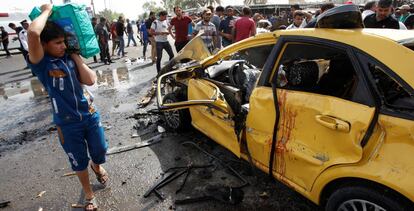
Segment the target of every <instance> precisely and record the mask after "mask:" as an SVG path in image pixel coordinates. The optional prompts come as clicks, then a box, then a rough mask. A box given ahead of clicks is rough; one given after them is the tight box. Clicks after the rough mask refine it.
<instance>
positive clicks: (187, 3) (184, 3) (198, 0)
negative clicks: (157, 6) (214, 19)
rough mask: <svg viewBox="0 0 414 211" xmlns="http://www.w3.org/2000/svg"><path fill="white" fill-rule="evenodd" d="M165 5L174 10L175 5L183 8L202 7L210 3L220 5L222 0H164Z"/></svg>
mask: <svg viewBox="0 0 414 211" xmlns="http://www.w3.org/2000/svg"><path fill="white" fill-rule="evenodd" d="M162 2H163V4H164V7H165V8H167V9H168V10H169V11H172V10H173V8H174V7H175V6H180V7H181V8H183V9H191V8H202V7H207V6H209V5H220V4H221V0H162Z"/></svg>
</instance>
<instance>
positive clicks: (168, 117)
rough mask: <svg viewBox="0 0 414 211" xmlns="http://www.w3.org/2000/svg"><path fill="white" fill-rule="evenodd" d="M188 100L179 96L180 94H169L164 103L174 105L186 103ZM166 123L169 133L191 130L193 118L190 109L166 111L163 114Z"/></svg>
mask: <svg viewBox="0 0 414 211" xmlns="http://www.w3.org/2000/svg"><path fill="white" fill-rule="evenodd" d="M185 100H186V99H185V98H184V97H182V96H181V95H179V94H178V92H174V93H169V94H167V95H165V96H164V99H163V103H174V102H180V101H185ZM163 117H164V121H165V124H166V126H167V129H168V130H169V131H177V132H180V131H183V130H185V129H188V128H190V126H191V116H190V112H189V110H188V108H186V109H180V110H173V111H165V112H164V113H163Z"/></svg>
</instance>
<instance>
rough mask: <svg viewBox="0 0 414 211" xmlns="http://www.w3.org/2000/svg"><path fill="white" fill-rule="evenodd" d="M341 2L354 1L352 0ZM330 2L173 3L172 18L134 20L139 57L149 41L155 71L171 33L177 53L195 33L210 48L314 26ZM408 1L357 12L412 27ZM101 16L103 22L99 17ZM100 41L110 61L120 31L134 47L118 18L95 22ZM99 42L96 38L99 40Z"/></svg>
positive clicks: (370, 24) (128, 28)
mask: <svg viewBox="0 0 414 211" xmlns="http://www.w3.org/2000/svg"><path fill="white" fill-rule="evenodd" d="M346 4H353V3H352V2H351V1H348V2H346ZM334 7H335V5H334V4H333V3H331V2H328V3H323V4H321V5H320V7H319V9H317V10H315V11H310V10H304V9H302V8H300V6H299V5H291V7H290V10H282V11H280V12H278V13H274V14H271V15H267V14H261V13H254V14H253V13H252V10H251V9H250V8H249V7H243V8H242V9H241V11H239V10H237V9H236V8H234V7H232V6H226V7H223V6H217V7H215V8H214V7H212V6H209V7H207V8H206V9H204V10H202V11H201V12H199V13H195V12H193V13H186V12H184V11H183V9H182V8H181V7H178V6H177V7H174V13H175V16H174V17H171V16H169V15H168V13H167V12H166V11H161V12H159V13H158V14H155V13H154V12H150V13H149V18H148V19H146V20H138V21H136V26H137V29H138V34H137V38H138V40H139V43H141V45H142V46H143V52H142V53H143V57H144V58H147V49H148V44H150V45H151V55H150V57H149V58H150V59H151V60H152V62H153V63H156V64H157V70H158V71H159V70H160V68H161V67H160V63H161V58H162V51H163V50H165V51H166V52H167V53H168V55H169V57H170V59H171V58H172V57H173V56H174V53H173V50H172V47H171V45H170V43H169V41H168V36H171V37H172V38H173V39H174V40H175V41H174V47H175V49H176V51H177V52H179V51H180V50H181V49H182V48H183V47H184V46H185V45H186V44H187V43H188V42H189V41H190V40H191V39H192V38H193V37H194V36H196V35H197V34H198V33H199V32H202V33H203V34H201V35H200V37H201V38H202V40H203V42H204V43H205V46H206V47H207V48H208V49H209V50H210V51H211V52H215V51H217V50H218V49H221V48H223V47H226V46H228V45H230V44H232V43H235V42H238V41H240V40H243V39H246V38H248V37H250V36H254V35H255V34H259V33H265V32H271V31H274V30H290V29H299V28H314V27H317V18H318V16H319V15H321V14H323V13H324V12H326V11H327V10H329V9H331V8H334ZM411 10H412V9H411V7H410V5H402V6H401V7H397V8H394V7H393V6H392V0H379V1H370V2H367V3H366V4H365V6H364V7H363V8H361V15H362V20H363V23H364V26H365V27H366V28H393V29H413V28H414V14H411ZM101 19H102V20H101V21H105V20H104V19H103V18H101ZM95 29H96V32H97V35H98V38H99V40H100V41H101V40H102V41H103V42H102V43H103V44H101V46H103V50H102V52H106V53H105V54H106V55H107V56H108V57H107V58H108V60H110V56H109V51H108V50H107V49H108V47H107V46H108V45H107V40H108V37H109V36H110V35H111V36H112V38H113V42H114V45H113V47H112V55H114V50H115V49H116V48H118V53H117V54H118V56H124V55H125V52H124V47H125V44H124V33H126V35H127V36H128V44H127V46H129V44H130V42H131V41H132V42H133V44H134V46H136V41H135V37H134V30H133V29H132V23H131V22H130V21H129V20H128V19H127V20H126V24H125V20H124V18H123V17H120V18H119V19H118V20H114V21H113V22H112V24H111V25H108V24H107V31H106V32H103V31H105V30H102V27H95ZM100 43H101V42H100Z"/></svg>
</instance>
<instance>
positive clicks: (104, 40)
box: [95, 17, 112, 65]
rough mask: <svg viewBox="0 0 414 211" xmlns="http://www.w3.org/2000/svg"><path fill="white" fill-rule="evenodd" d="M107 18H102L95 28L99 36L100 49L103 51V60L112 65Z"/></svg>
mask: <svg viewBox="0 0 414 211" xmlns="http://www.w3.org/2000/svg"><path fill="white" fill-rule="evenodd" d="M106 25H107V24H106V18H104V17H101V18H100V19H99V24H98V25H96V27H95V33H96V35H97V36H98V44H99V49H100V50H101V53H100V55H101V60H102V61H103V62H104V63H105V64H107V65H109V64H111V63H112V61H111V55H110V54H109V43H108V41H109V32H108V28H107V26H106Z"/></svg>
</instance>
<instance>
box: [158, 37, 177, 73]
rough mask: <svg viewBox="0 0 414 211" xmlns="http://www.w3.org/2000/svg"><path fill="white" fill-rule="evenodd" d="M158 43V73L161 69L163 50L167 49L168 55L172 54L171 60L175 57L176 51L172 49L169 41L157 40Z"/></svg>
mask: <svg viewBox="0 0 414 211" xmlns="http://www.w3.org/2000/svg"><path fill="white" fill-rule="evenodd" d="M156 43H157V73H159V72H160V70H161V58H162V50H163V49H165V51H167V53H168V56H170V60H171V59H172V58H173V57H174V53H173V51H172V48H171V45H170V43H169V42H156Z"/></svg>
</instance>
